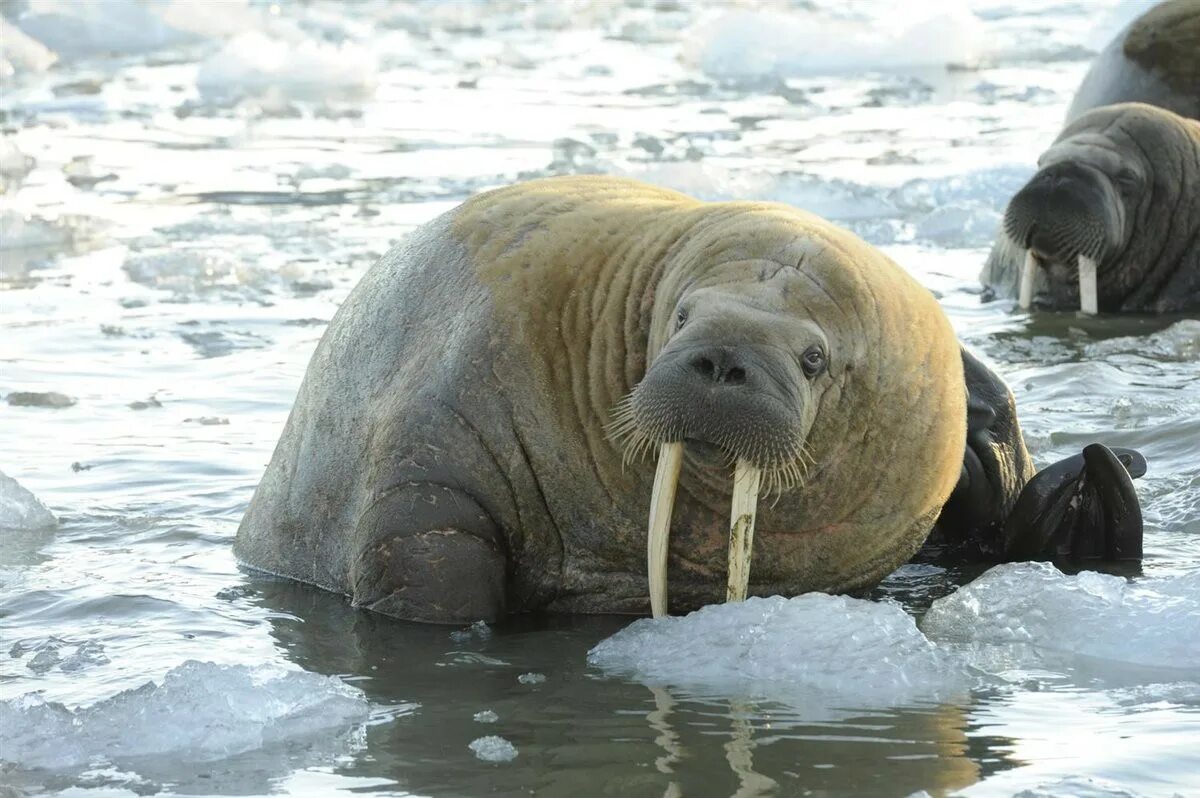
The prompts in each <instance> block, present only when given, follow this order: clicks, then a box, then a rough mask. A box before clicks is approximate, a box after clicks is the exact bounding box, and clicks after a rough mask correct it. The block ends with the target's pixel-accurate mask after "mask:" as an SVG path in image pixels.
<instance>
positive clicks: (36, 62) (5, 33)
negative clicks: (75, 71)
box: [0, 17, 58, 78]
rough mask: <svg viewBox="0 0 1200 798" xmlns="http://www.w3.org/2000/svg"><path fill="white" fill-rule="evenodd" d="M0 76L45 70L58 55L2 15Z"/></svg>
mask: <svg viewBox="0 0 1200 798" xmlns="http://www.w3.org/2000/svg"><path fill="white" fill-rule="evenodd" d="M0 41H3V42H4V50H3V52H0V78H11V77H13V76H15V75H19V74H21V73H23V72H44V71H46V70H47V69H49V68H50V67H51V66H52V65H53V64H54V62H55V61H57V60H58V56H57V55H55V54H54V53H53V52H51V50H50V49H49V48H48V47H46V46H45V45H44V44H42V43H41V42H39V41H37V40H36V39H34V38H33V37H31V36H30V35H29V34H27V33H25V32H24V31H23V30H21V29H20V28H18V27H16V26H15V25H13V24H12V23H11V22H9V21H8V20H7V19H5V18H4V17H0Z"/></svg>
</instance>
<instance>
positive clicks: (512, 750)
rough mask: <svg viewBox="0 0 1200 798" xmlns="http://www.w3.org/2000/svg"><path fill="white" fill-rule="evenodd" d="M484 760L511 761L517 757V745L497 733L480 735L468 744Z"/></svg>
mask: <svg viewBox="0 0 1200 798" xmlns="http://www.w3.org/2000/svg"><path fill="white" fill-rule="evenodd" d="M468 748H470V749H471V750H472V751H474V752H475V756H476V757H478V758H479V759H482V760H483V761H484V762H511V761H513V760H514V759H516V758H517V747H516V746H515V745H513V744H512V743H510V742H509V741H508V740H505V739H504V738H503V737H496V736H495V735H492V736H489V737H480V738H479V739H477V740H473V741H472V742H471V744H470V745H469V746H468Z"/></svg>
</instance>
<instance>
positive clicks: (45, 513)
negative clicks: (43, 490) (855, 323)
mask: <svg viewBox="0 0 1200 798" xmlns="http://www.w3.org/2000/svg"><path fill="white" fill-rule="evenodd" d="M57 523H58V520H57V519H55V517H54V513H52V512H50V511H49V510H47V509H46V505H44V504H42V503H41V502H40V501H38V498H37V496H34V495H33V494H32V493H30V492H29V491H28V490H26V489H25V488H23V487H21V486H20V485H19V484H17V481H16V480H15V479H13V478H12V477H10V476H8V475H6V474H5V473H4V472H3V471H0V529H22V530H24V529H48V528H49V527H52V526H55V525H56V524H57Z"/></svg>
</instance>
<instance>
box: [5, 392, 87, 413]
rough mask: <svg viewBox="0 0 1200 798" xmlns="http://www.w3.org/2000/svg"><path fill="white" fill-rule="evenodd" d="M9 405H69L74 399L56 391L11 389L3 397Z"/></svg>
mask: <svg viewBox="0 0 1200 798" xmlns="http://www.w3.org/2000/svg"><path fill="white" fill-rule="evenodd" d="M4 401H6V402H8V404H9V405H10V406H11V407H48V408H54V409H61V408H64V407H71V406H72V405H74V404H75V400H74V399H72V398H71V397H69V396H67V395H66V394H63V393H59V392H58V391H13V392H12V393H10V394H9V395H8V396H6V397H4Z"/></svg>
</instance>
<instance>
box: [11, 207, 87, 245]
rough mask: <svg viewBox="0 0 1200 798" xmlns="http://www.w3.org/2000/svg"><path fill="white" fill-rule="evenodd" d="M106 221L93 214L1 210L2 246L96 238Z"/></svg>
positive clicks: (60, 242) (62, 243)
mask: <svg viewBox="0 0 1200 798" xmlns="http://www.w3.org/2000/svg"><path fill="white" fill-rule="evenodd" d="M106 226H107V225H106V223H105V222H103V221H101V220H99V219H95V218H93V217H90V216H76V215H65V216H60V217H58V218H57V219H46V218H42V217H40V216H26V215H25V214H22V213H18V212H16V211H12V210H5V211H0V250H5V249H32V248H35V247H45V248H50V247H61V246H66V245H71V244H77V243H80V242H82V241H87V240H89V239H94V238H97V237H98V236H99V235H100V234H101V233H102V232H103V230H104V228H105V227H106Z"/></svg>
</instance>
